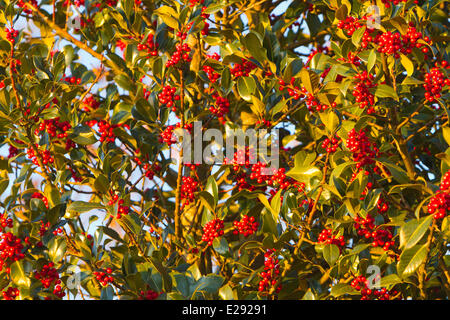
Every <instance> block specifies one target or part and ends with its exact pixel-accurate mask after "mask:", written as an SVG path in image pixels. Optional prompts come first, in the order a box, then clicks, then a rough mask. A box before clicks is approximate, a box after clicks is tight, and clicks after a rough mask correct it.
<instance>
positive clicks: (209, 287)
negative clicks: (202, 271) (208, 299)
mask: <svg viewBox="0 0 450 320" xmlns="http://www.w3.org/2000/svg"><path fill="white" fill-rule="evenodd" d="M223 281H224V278H223V277H221V276H219V275H216V274H210V275H207V276H206V277H202V278H200V280H199V281H198V282H197V284H196V288H195V290H194V292H193V293H192V299H195V298H196V294H197V293H198V292H202V291H204V292H206V293H209V294H216V293H218V291H219V289H220V287H221V286H222V284H223Z"/></svg>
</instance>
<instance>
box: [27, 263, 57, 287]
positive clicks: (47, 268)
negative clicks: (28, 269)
mask: <svg viewBox="0 0 450 320" xmlns="http://www.w3.org/2000/svg"><path fill="white" fill-rule="evenodd" d="M34 277H35V278H36V279H37V280H39V281H40V282H41V283H42V286H43V287H44V288H46V289H48V288H50V287H52V286H54V285H59V284H61V279H59V273H58V270H56V268H55V264H54V263H53V262H49V263H48V264H46V265H44V266H43V267H42V269H41V271H39V272H38V271H36V272H35V274H34ZM55 291H56V293H58V294H59V293H60V292H61V290H56V288H55ZM54 293H55V292H54Z"/></svg>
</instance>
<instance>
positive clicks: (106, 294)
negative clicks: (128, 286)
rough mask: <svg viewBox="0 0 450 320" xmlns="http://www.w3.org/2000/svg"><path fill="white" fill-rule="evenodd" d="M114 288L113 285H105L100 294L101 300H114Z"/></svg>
mask: <svg viewBox="0 0 450 320" xmlns="http://www.w3.org/2000/svg"><path fill="white" fill-rule="evenodd" d="M113 299H114V290H113V288H112V287H111V286H107V287H103V288H102V292H101V295H100V300H113Z"/></svg>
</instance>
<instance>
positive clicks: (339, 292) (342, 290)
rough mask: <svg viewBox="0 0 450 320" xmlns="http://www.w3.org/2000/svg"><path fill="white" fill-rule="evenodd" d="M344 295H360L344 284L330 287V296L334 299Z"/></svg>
mask: <svg viewBox="0 0 450 320" xmlns="http://www.w3.org/2000/svg"><path fill="white" fill-rule="evenodd" d="M345 294H349V295H359V294H360V293H359V292H358V291H356V290H355V288H353V287H352V286H351V285H349V284H346V283H338V284H335V285H334V286H332V287H331V295H332V296H333V297H335V298H337V297H340V296H343V295H345Z"/></svg>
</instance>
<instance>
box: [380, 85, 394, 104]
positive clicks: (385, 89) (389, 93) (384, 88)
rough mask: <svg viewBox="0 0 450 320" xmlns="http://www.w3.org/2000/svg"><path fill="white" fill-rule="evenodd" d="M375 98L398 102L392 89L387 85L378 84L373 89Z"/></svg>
mask: <svg viewBox="0 0 450 320" xmlns="http://www.w3.org/2000/svg"><path fill="white" fill-rule="evenodd" d="M375 96H377V97H379V98H393V99H395V100H396V101H398V95H397V93H396V92H395V91H394V88H392V87H391V86H388V85H387V84H379V85H378V86H377V87H376V89H375Z"/></svg>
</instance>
